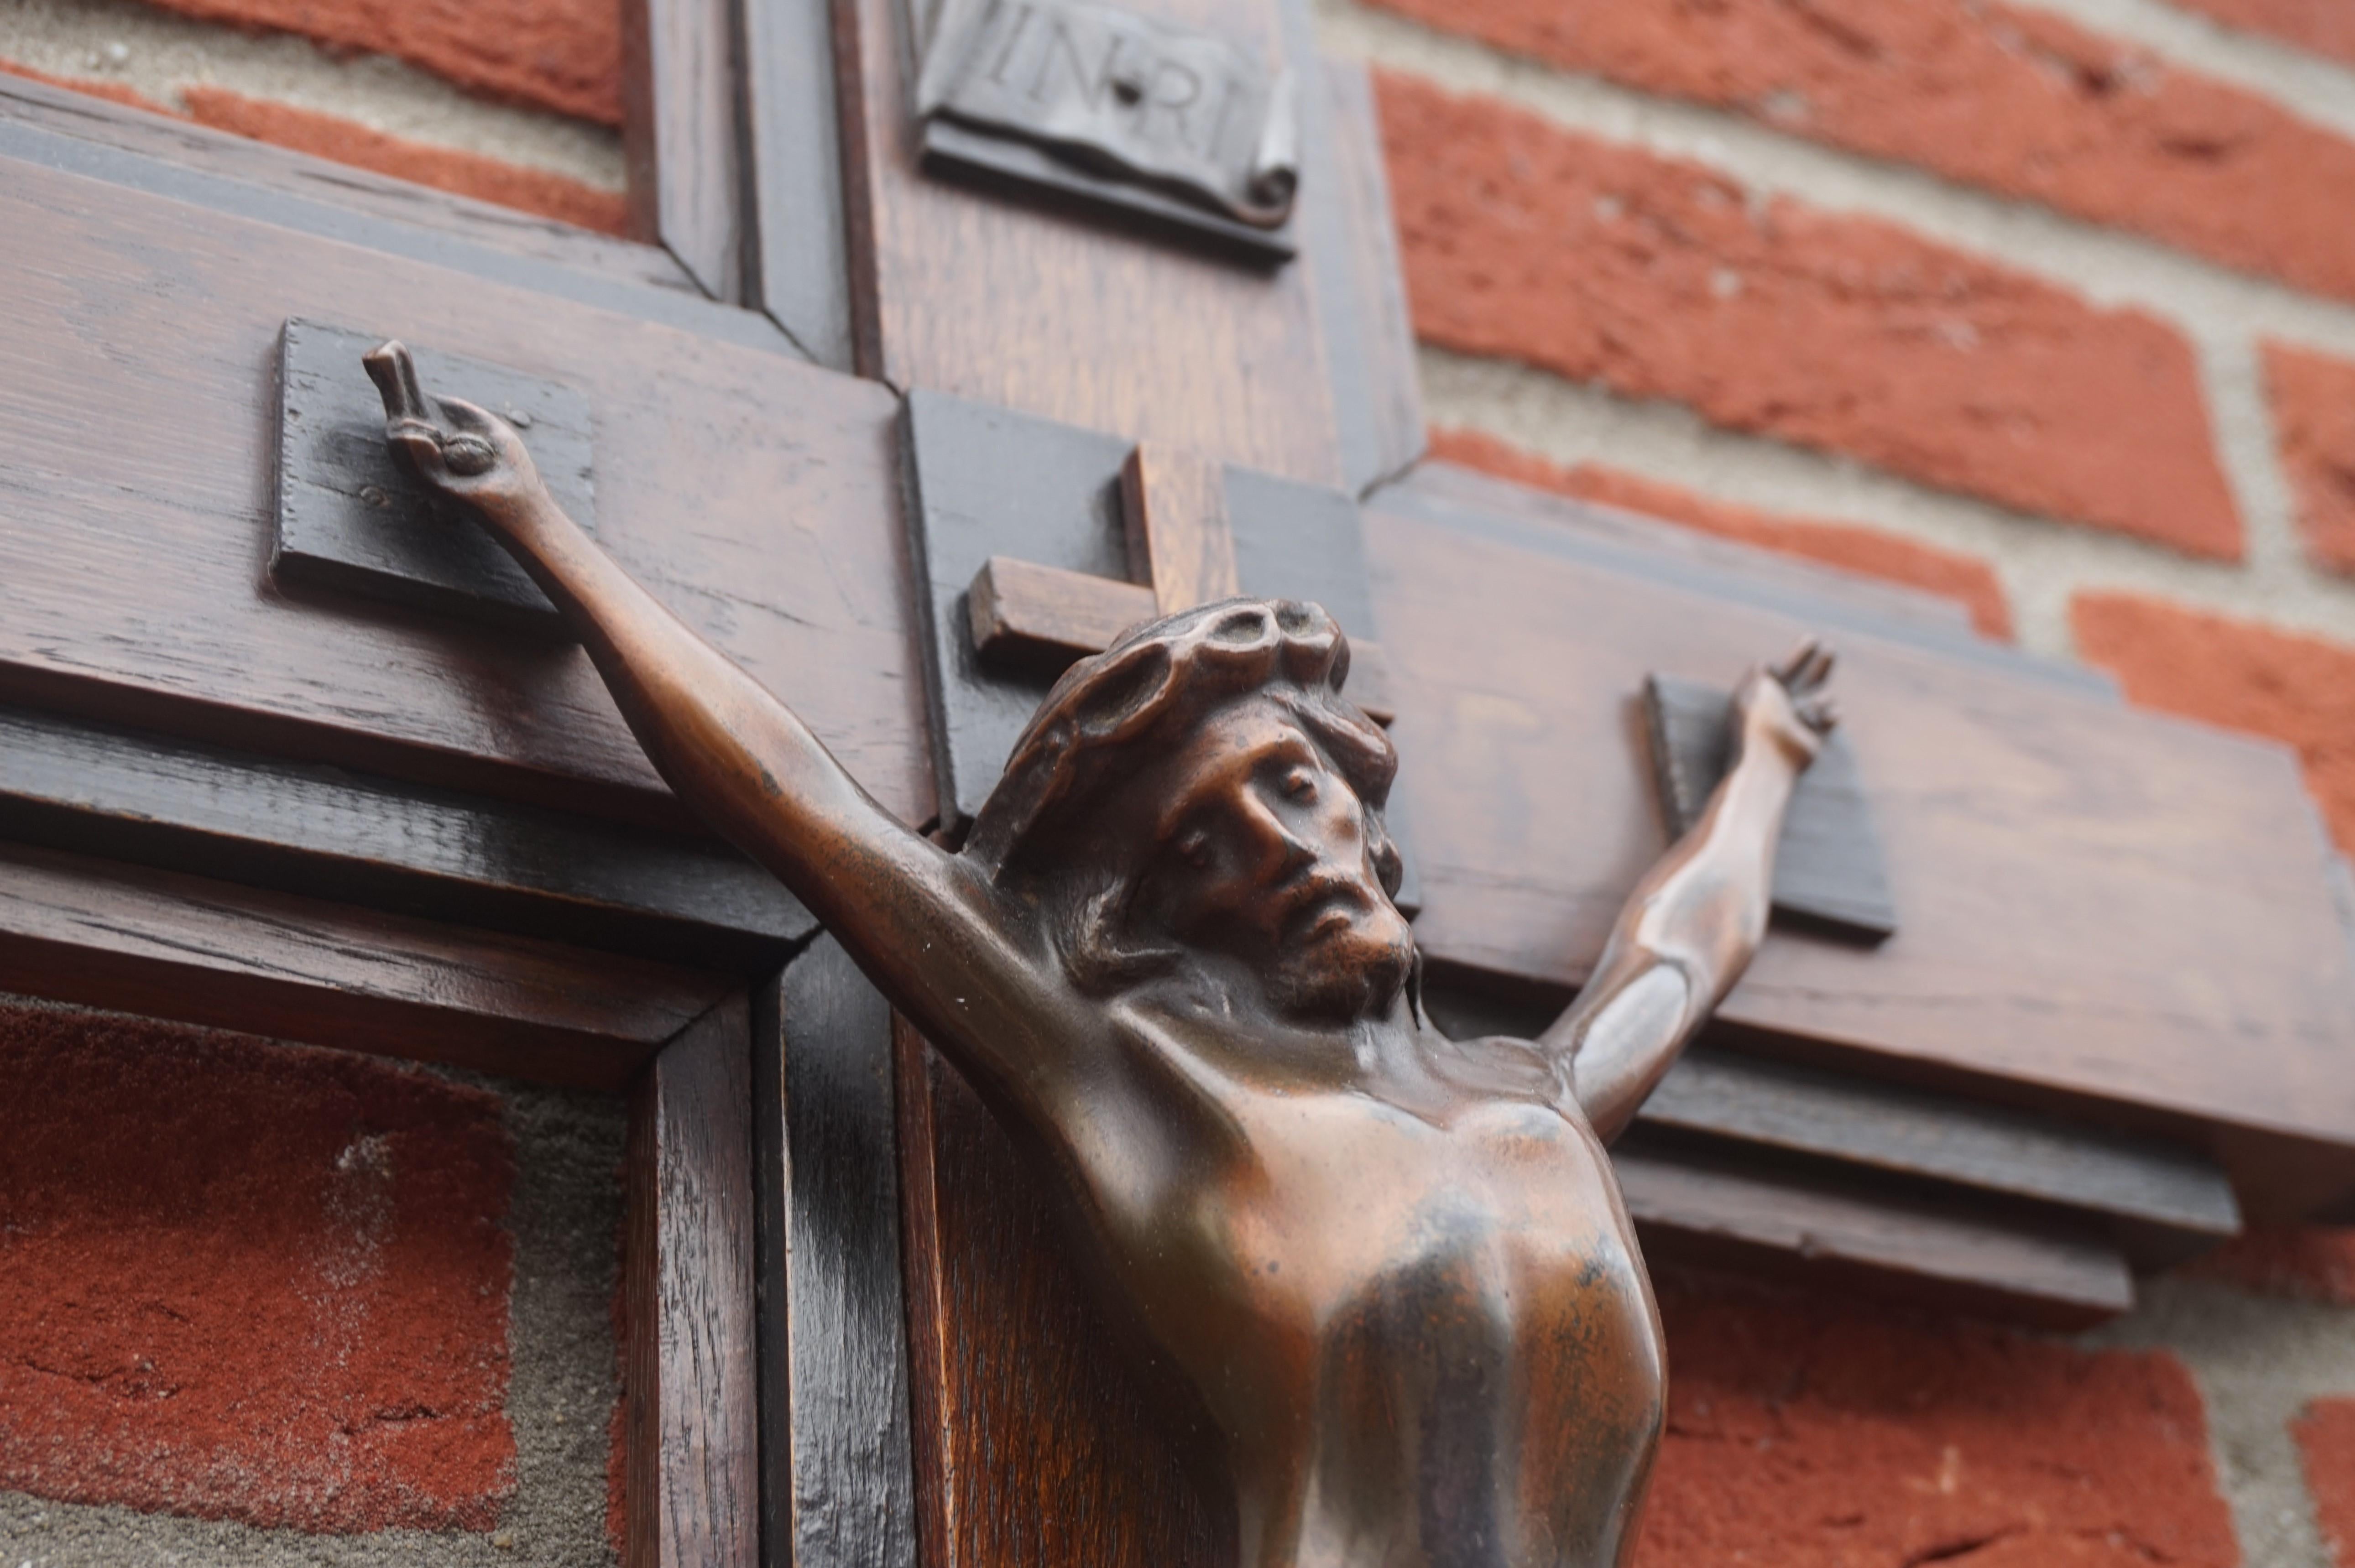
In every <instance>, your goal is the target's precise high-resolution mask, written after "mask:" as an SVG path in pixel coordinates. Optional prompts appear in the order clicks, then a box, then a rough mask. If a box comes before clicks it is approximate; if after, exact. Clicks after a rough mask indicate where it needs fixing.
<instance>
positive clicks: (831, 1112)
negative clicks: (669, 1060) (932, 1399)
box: [753, 937, 916, 1568]
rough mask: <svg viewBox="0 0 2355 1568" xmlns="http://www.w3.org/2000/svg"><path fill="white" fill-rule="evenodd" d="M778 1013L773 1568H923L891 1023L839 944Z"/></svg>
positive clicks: (791, 977) (769, 1042)
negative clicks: (779, 1567) (780, 1566)
mask: <svg viewBox="0 0 2355 1568" xmlns="http://www.w3.org/2000/svg"><path fill="white" fill-rule="evenodd" d="M762 997H763V1007H762V1010H761V1013H760V1017H759V1022H758V1033H757V1036H756V1039H757V1042H758V1054H757V1055H756V1056H755V1058H754V1068H755V1072H754V1086H753V1105H754V1107H755V1115H756V1126H757V1128H758V1131H759V1139H758V1146H759V1149H760V1151H761V1174H760V1181H761V1240H762V1253H761V1263H760V1271H761V1272H760V1279H761V1373H762V1491H761V1497H762V1519H763V1520H764V1525H763V1532H764V1535H765V1538H766V1540H767V1541H768V1542H769V1543H770V1552H769V1556H770V1560H771V1561H772V1562H774V1563H803V1564H823V1565H824V1568H915V1563H916V1506H915V1491H914V1488H915V1477H914V1472H913V1469H912V1468H911V1459H910V1456H909V1424H908V1396H909V1383H908V1359H909V1348H908V1318H907V1314H906V1311H905V1308H904V1306H903V1303H902V1295H901V1287H900V1186H899V1171H898V1148H897V1144H896V1142H895V1138H896V1130H895V1123H894V1115H895V1112H894V1103H893V1095H892V1044H891V1012H890V1007H889V1006H888V1005H887V1004H886V1003H885V1002H884V1001H883V998H882V997H881V995H880V994H879V993H878V992H877V991H876V990H875V988H874V987H873V986H871V985H869V984H868V982H867V979H866V977H865V976H864V975H862V974H860V973H859V972H858V966H857V965H855V964H853V963H852V962H851V961H850V959H849V957H848V955H847V954H846V953H844V952H843V950H842V948H841V947H840V946H839V945H838V944H837V943H836V942H835V941H834V940H833V938H830V937H822V938H819V939H818V940H817V941H816V942H815V943H814V944H812V945H811V947H810V948H809V949H808V950H807V951H805V952H804V953H803V954H802V955H801V956H800V957H798V958H797V959H794V962H793V963H792V964H791V965H790V966H789V967H788V968H787V969H785V971H784V972H783V975H782V976H781V977H780V979H779V981H778V982H777V984H775V985H774V986H772V987H770V988H767V989H766V990H765V991H763V992H762Z"/></svg>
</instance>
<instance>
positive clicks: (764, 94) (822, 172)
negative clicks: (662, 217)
mask: <svg viewBox="0 0 2355 1568" xmlns="http://www.w3.org/2000/svg"><path fill="white" fill-rule="evenodd" d="M739 16H740V30H741V37H743V39H744V77H743V96H744V146H745V157H746V160H747V162H748V164H749V165H750V167H749V169H748V170H747V174H746V179H745V188H746V191H747V196H746V203H747V217H746V222H747V225H748V228H749V229H750V234H751V249H752V254H753V260H752V265H751V268H750V275H751V281H752V283H753V284H754V285H755V286H756V287H755V290H754V291H755V292H756V293H757V295H758V300H759V304H760V308H761V309H762V311H763V312H765V313H767V314H768V317H769V319H770V320H771V321H773V322H774V323H777V326H778V327H779V329H780V330H782V331H783V333H784V334H786V335H787V336H789V337H791V338H792V339H793V340H794V343H795V344H798V345H799V346H800V347H801V350H802V352H803V353H805V354H806V355H808V356H809V357H810V358H811V360H812V361H814V362H815V363H816V364H819V365H823V366H826V367H827V368H828V369H832V370H839V371H842V372H844V373H846V374H848V373H850V372H852V371H853V370H854V369H855V368H856V361H857V354H856V352H855V350H854V347H853V344H852V341H851V339H852V329H851V310H852V305H851V281H850V275H851V258H852V251H851V238H850V231H849V228H848V224H849V213H848V211H847V199H848V192H847V188H846V179H845V171H844V164H843V155H842V148H843V144H844V141H843V139H844V137H845V136H846V135H847V130H846V128H845V127H846V123H847V122H846V120H845V118H844V110H843V95H842V93H841V91H840V90H839V84H838V83H837V48H836V41H835V16H834V8H833V6H832V5H829V4H828V0H739Z"/></svg>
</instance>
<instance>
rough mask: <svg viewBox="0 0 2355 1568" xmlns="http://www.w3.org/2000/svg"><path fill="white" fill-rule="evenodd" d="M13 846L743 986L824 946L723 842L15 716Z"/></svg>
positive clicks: (2, 822)
mask: <svg viewBox="0 0 2355 1568" xmlns="http://www.w3.org/2000/svg"><path fill="white" fill-rule="evenodd" d="M0 839H14V840H16V841H19V842H31V843H37V844H40V845H43V846H45V847H48V848H52V849H66V850H71V851H74V852H77V853H85V854H91V855H96V856H101V857H104V858H107V859H112V860H116V861H122V862H127V863H137V864H142V865H147V866H153V867H155V868H157V869H159V870H165V871H176V872H184V873H187V874H192V875H197V876H204V877H208V878H214V879H218V880H221V881H225V882H231V883H237V884H240V885H245V886H249V887H253V888H259V889H265V890H272V891H277V892H282V893H293V894H302V895H311V896H314V897H319V898H324V899H327V900H329V901H331V902H333V903H335V904H337V905H339V906H355V907H364V908H375V909H384V910H389V911H392V912H395V913H399V914H403V915H410V916H422V917H425V918H429V919H434V920H441V921H446V922H449V923H451V924H453V925H461V926H468V927H478V928H483V929H489V930H500V931H508V932H513V933H515V934H517V935H520V936H527V937H535V938H546V939H549V940H551V941H558V942H564V943H570V944H574V945H579V946H584V947H591V948H602V949H605V950H608V951H613V952H620V953H625V954H630V955H633V956H636V957H641V958H654V959H660V960H663V961H666V962H672V963H680V964H687V965H689V966H692V967H696V968H699V969H718V970H722V971H728V972H735V973H741V974H745V975H751V974H754V973H758V972H760V971H761V970H762V969H764V968H769V967H773V966H774V965H775V964H777V963H779V962H782V961H783V959H784V958H785V956H786V955H787V954H788V953H789V952H790V951H792V950H793V948H794V946H795V945H797V944H799V943H801V942H804V941H805V940H806V939H807V938H808V937H809V936H810V935H811V933H812V932H814V931H815V929H816V926H817V922H816V919H815V916H812V915H811V914H810V913H809V912H808V911H807V910H806V909H805V908H804V907H803V906H801V904H800V903H799V902H798V901H797V900H795V899H794V897H793V895H791V894H789V893H787V892H786V891H785V890H784V888H783V885H782V884H780V883H778V882H777V881H776V880H775V879H774V878H773V877H772V876H771V875H770V874H768V873H767V872H765V871H763V870H762V869H761V868H760V867H758V866H756V865H754V864H753V863H751V862H750V861H748V860H745V859H743V858H742V857H741V855H739V854H738V853H736V852H734V851H733V850H730V849H728V848H726V847H725V846H724V845H722V844H720V843H719V842H718V841H716V840H709V839H700V838H694V837H687V836H684V835H673V834H669V833H655V832H646V831H645V830H640V829H634V828H630V827H626V826H622V825H619V824H614V823H611V822H607V821H601V820H598V819H594V818H588V817H579V816H574V815H572V814H570V813H567V812H561V811H558V810H554V809H553V808H548V807H539V806H529V805H519V804H515V803H512V802H509V801H506V800H499V799H496V798H490V797H484V796H479V795H468V794H461V793H459V792H456V791H451V790H440V789H430V788H427V787H424V786H421V785H413V784H408V783H403V782H400V781H397V780H392V779H379V778H373V777H369V776H368V775H365V774H360V773H355V772H353V771H351V770H349V769H346V768H323V767H315V766H309V765H305V764H303V763H299V762H290V761H286V760H283V759H280V758H268V757H261V756H257V755H252V754H249V753H244V752H240V751H236V750H232V749H229V748H227V747H216V746H209V745H205V744H202V743H200V742H195V741H186V740H180V739H176V738H173V737H169V736H159V735H154V734H143V733H138V732H134V731H130V730H123V729H118V728H113V727H111V726H98V725H91V724H88V723H84V722H80V721H78V720H71V719H65V718H59V717H56V716H54V715H48V714H42V713H36V712H31V711H27V710H23V709H12V708H7V707H0ZM486 845H496V846H497V851H496V854H493V853H485V850H484V847H483V846H486Z"/></svg>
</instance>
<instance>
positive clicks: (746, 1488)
mask: <svg viewBox="0 0 2355 1568" xmlns="http://www.w3.org/2000/svg"><path fill="white" fill-rule="evenodd" d="M754 1012H755V1009H754V1007H753V1005H752V1001H751V997H750V995H749V994H748V993H746V992H745V991H735V992H732V993H731V994H730V995H728V996H727V997H724V998H722V999H721V1000H720V1001H719V1002H718V1003H717V1004H716V1005H714V1006H713V1007H712V1008H711V1009H710V1010H709V1012H705V1013H704V1014H703V1015H702V1016H701V1017H699V1018H698V1019H697V1020H696V1021H695V1022H692V1023H690V1024H688V1025H687V1027H686V1028H685V1029H683V1030H681V1031H680V1032H679V1033H678V1034H677V1036H676V1037H674V1038H673V1039H672V1040H671V1041H670V1042H669V1044H666V1046H665V1047H664V1048H663V1050H662V1053H661V1054H659V1055H658V1056H656V1057H655V1059H654V1061H653V1062H651V1063H650V1064H648V1065H647V1067H646V1070H645V1073H644V1074H643V1075H641V1076H640V1078H639V1081H638V1083H637V1086H636V1087H635V1089H634V1092H633V1096H632V1101H631V1108H630V1141H629V1151H628V1154H627V1157H626V1167H627V1168H626V1172H625V1178H624V1181H625V1187H626V1192H627V1211H626V1216H625V1220H624V1227H625V1240H624V1243H623V1259H622V1266H623V1301H624V1305H623V1318H624V1323H625V1330H624V1331H625V1332H626V1334H627V1336H628V1339H627V1343H626V1345H625V1347H624V1352H623V1366H624V1373H623V1376H624V1384H623V1387H624V1396H623V1474H624V1486H625V1497H626V1501H625V1504H624V1507H625V1509H626V1510H627V1515H626V1517H627V1528H626V1531H625V1539H624V1541H623V1550H622V1562H623V1568H760V1562H761V1541H760V1421H759V1409H758V1399H759V1393H758V1386H759V1385H758V1376H757V1366H756V1361H757V1356H758V1353H759V1352H758V1340H757V1336H756V1334H755V1330H754V1313H755V1309H754V1295H755V1290H756V1279H755V1275H754V1262H753V1260H754V1256H755V1252H756V1246H755V1238H754V1218H753V1212H754V1193H753V1174H752V1172H753V1150H752V1140H753V1135H752V1115H753V1110H752V1101H751V1070H752V1047H753V1034H752V1019H753V1016H754Z"/></svg>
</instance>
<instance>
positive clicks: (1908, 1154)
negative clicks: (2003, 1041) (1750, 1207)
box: [1640, 1051, 2241, 1268]
mask: <svg viewBox="0 0 2355 1568" xmlns="http://www.w3.org/2000/svg"><path fill="white" fill-rule="evenodd" d="M1640 1120H1641V1122H1642V1124H1644V1125H1646V1126H1650V1127H1655V1128H1672V1129H1675V1130H1678V1131H1680V1132H1685V1133H1690V1134H1700V1135H1706V1136H1709V1137H1710V1138H1713V1139H1721V1140H1724V1141H1728V1142H1734V1141H1738V1142H1742V1143H1749V1144H1754V1145H1757V1146H1759V1147H1761V1148H1764V1149H1772V1150H1782V1151H1785V1152H1788V1153H1794V1154H1805V1155H1811V1156H1815V1157H1817V1159H1819V1160H1828V1161H1838V1162H1841V1163H1843V1164H1846V1165H1851V1166H1856V1167H1861V1168H1862V1169H1861V1171H1857V1172H1855V1173H1853V1174H1851V1175H1850V1176H1849V1178H1848V1180H1849V1182H1850V1183H1851V1184H1852V1187H1853V1189H1854V1191H1855V1192H1856V1193H1857V1194H1858V1195H1859V1197H1867V1196H1870V1193H1871V1191H1872V1189H1873V1187H1874V1186H1875V1185H1876V1182H1875V1181H1874V1178H1873V1175H1872V1173H1873V1172H1881V1173H1885V1174H1886V1175H1888V1176H1891V1177H1895V1178H1900V1179H1904V1180H1910V1181H1933V1182H1937V1183H1940V1184H1943V1185H1945V1186H1947V1187H1950V1188H1956V1189H1963V1190H1966V1191H1969V1192H1985V1193H1994V1194H1998V1195H2000V1196H2002V1197H2004V1198H2010V1199H2018V1200H2022V1201H2025V1202H2032V1203H2036V1204H2040V1205H2043V1206H2045V1207H2047V1208H2048V1209H2051V1210H2055V1211H2058V1210H2063V1209H2065V1210H2070V1211H2073V1212H2074V1213H2077V1214H2078V1215H2080V1216H2082V1218H2083V1223H2084V1224H2085V1225H2086V1226H2087V1228H2088V1229H2090V1230H2093V1231H2096V1232H2098V1233H2100V1234H2105V1235H2107V1236H2108V1237H2109V1238H2110V1240H2111V1241H2112V1242H2113V1243H2115V1245H2116V1246H2117V1247H2118V1248H2119V1249H2120V1250H2121V1251H2123V1252H2125V1253H2126V1255H2127V1256H2128V1257H2129V1258H2131V1259H2132V1260H2133V1261H2134V1262H2135V1263H2136V1264H2137V1266H2142V1267H2147V1268H2159V1267H2165V1266H2169V1265H2171V1264H2175V1263H2179V1262H2181V1261H2183V1260H2184V1259H2185V1258H2187V1257H2190V1256H2192V1255H2196V1254H2198V1253H2200V1252H2203V1251H2206V1250H2207V1249H2208V1248H2210V1247H2212V1246H2216V1245H2221V1244H2222V1243H2224V1242H2227V1241H2230V1240H2231V1239H2232V1237H2233V1236H2235V1235H2237V1234H2240V1229H2241V1214H2240V1205H2239V1204H2238V1203H2237V1202H2234V1201H2233V1197H2232V1185H2231V1183H2229V1182H2228V1181H2225V1179H2224V1175H2223V1172H2222V1171H2220V1170H2218V1169H2217V1168H2216V1166H2215V1165H2214V1164H2213V1163H2212V1162H2211V1161H2210V1160H2205V1159H2202V1158H2201V1157H2200V1156H2199V1155H2197V1154H2195V1153H2193V1152H2192V1151H2190V1150H2187V1149H2184V1148H2181V1147H2179V1146H2177V1145H2172V1144H2169V1143H2165V1142H2161V1141H2159V1140H2158V1139H2143V1138H2134V1137H2131V1136H2128V1135H2126V1134H2123V1133H2115V1132H2110V1131H2106V1130H2105V1129H2103V1128H2098V1127H2090V1126H2082V1125H2073V1124H2070V1123H2066V1122H2062V1121H2058V1120H2055V1119H2052V1118H2043V1117H2037V1116H2033V1115H2030V1114H2029V1113H2026V1112H2021V1111H2013V1110H2007V1109H2005V1108H2003V1107H1997V1106H1986V1105H1975V1104H1973V1103H1971V1102H1970V1101H1968V1100H1963V1099H1958V1098H1956V1097H1952V1096H1939V1095H1931V1094H1927V1093H1924V1092H1923V1091H1920V1090H1909V1089H1906V1088H1904V1087H1903V1086H1898V1085H1885V1084H1874V1083H1871V1082H1869V1081H1866V1080H1861V1079H1856V1078H1847V1077H1842V1076H1839V1075H1835V1074H1830V1073H1825V1072H1821V1071H1818V1070H1816V1069H1811V1068H1807V1067H1804V1066H1799V1065H1794V1064H1790V1063H1783V1062H1772V1061H1764V1060H1760V1059H1758V1058H1755V1057H1751V1056H1744V1055H1739V1054H1733V1053H1730V1052H1721V1051H1702V1052H1698V1053H1695V1054H1690V1055H1689V1056H1687V1057H1686V1058H1685V1059H1684V1060H1683V1061H1682V1062H1679V1063H1678V1065H1677V1066H1676V1068H1675V1069H1674V1070H1673V1071H1671V1072H1670V1073H1669V1075H1668V1078H1667V1079H1666V1080H1665V1081H1664V1082H1663V1083H1662V1084H1661V1085H1660V1087H1659V1089H1658V1091H1657V1093H1655V1094H1654V1095H1653V1097H1652V1098H1651V1099H1650V1100H1649V1101H1648V1102H1646V1105H1645V1107H1644V1113H1643V1116H1642V1118H1640Z"/></svg>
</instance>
